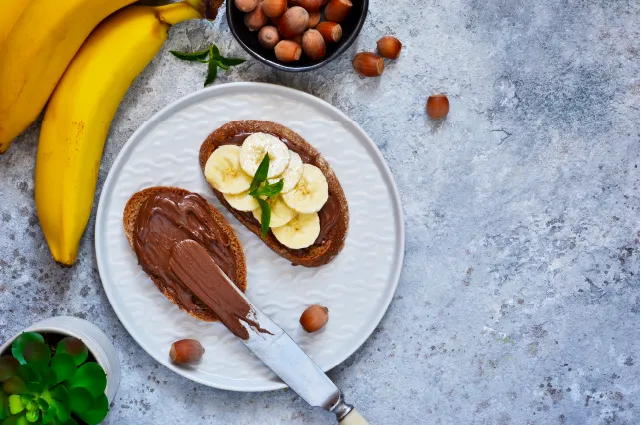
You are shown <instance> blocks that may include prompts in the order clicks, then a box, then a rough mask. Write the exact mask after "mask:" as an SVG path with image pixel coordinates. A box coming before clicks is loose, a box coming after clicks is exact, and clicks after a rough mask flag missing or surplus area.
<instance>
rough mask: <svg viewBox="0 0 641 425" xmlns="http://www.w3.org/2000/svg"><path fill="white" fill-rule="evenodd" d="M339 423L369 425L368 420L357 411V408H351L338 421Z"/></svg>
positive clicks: (343, 424) (342, 424)
mask: <svg viewBox="0 0 641 425" xmlns="http://www.w3.org/2000/svg"><path fill="white" fill-rule="evenodd" d="M340 425H369V422H367V421H366V420H365V418H364V417H362V416H361V414H360V413H358V410H356V409H352V411H351V412H349V413H348V414H347V416H345V418H343V420H342V421H340Z"/></svg>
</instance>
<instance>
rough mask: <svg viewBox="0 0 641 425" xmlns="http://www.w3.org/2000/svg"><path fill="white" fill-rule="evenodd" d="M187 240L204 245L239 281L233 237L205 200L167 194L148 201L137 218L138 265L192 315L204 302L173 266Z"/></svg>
mask: <svg viewBox="0 0 641 425" xmlns="http://www.w3.org/2000/svg"><path fill="white" fill-rule="evenodd" d="M185 240H192V241H195V242H196V243H198V244H199V245H201V246H202V247H203V248H204V250H205V252H207V253H208V255H209V256H210V257H211V258H212V260H213V261H214V262H215V263H216V264H218V266H219V267H220V269H221V270H222V271H223V272H224V273H225V274H226V275H227V276H229V278H230V279H231V280H232V281H236V279H237V278H238V276H237V275H236V272H237V271H236V265H235V262H234V258H235V257H234V254H233V251H232V248H231V246H230V240H229V237H228V235H227V233H225V231H224V230H223V229H221V228H220V226H218V224H217V223H216V221H215V220H214V219H213V218H212V216H211V214H210V212H209V206H208V204H207V201H205V199H204V198H203V197H202V196H200V195H198V194H196V193H189V194H187V195H182V194H178V193H174V192H167V193H163V194H158V195H155V196H150V197H149V198H147V200H146V201H145V202H144V203H143V205H142V206H141V208H140V211H139V213H138V216H137V217H136V224H135V227H134V232H133V246H134V250H135V251H136V255H137V257H138V262H139V263H140V266H141V267H142V269H143V270H144V271H145V272H146V273H147V274H148V275H150V276H151V277H153V278H155V279H156V280H157V281H159V282H160V285H162V286H163V287H164V288H166V289H168V290H169V291H170V292H172V293H174V294H175V296H176V299H177V300H179V301H180V302H181V303H182V304H183V305H184V307H185V308H186V309H187V310H188V311H196V310H199V309H203V308H204V305H203V304H202V303H203V300H200V299H198V297H194V294H193V291H191V288H190V287H189V286H188V285H185V284H184V282H182V281H181V280H180V278H178V277H177V276H176V274H175V273H174V272H173V271H172V270H171V268H170V266H169V260H170V257H171V250H172V249H173V247H174V246H175V245H176V244H177V243H179V242H182V241H185Z"/></svg>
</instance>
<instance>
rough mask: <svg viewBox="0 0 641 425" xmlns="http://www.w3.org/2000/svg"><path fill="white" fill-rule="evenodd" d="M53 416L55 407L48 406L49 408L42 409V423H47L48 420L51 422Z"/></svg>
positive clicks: (54, 415)
mask: <svg viewBox="0 0 641 425" xmlns="http://www.w3.org/2000/svg"><path fill="white" fill-rule="evenodd" d="M55 417H56V408H55V407H52V406H49V409H48V410H46V411H44V413H43V414H42V423H43V424H49V423H50V422H53V420H54V419H55Z"/></svg>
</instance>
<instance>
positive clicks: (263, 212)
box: [249, 154, 284, 236]
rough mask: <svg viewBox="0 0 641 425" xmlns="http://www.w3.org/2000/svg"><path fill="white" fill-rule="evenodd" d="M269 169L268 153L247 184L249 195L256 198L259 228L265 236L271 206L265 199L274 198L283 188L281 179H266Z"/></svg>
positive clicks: (269, 219) (270, 214)
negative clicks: (274, 181)
mask: <svg viewBox="0 0 641 425" xmlns="http://www.w3.org/2000/svg"><path fill="white" fill-rule="evenodd" d="M268 171H269V155H268V154H265V157H264V158H263V160H262V161H261V162H260V165H258V168H257V169H256V173H255V174H254V178H253V179H252V182H251V184H250V185H249V196H252V197H254V198H256V200H257V201H258V205H259V206H260V228H261V233H262V235H263V236H267V232H269V222H270V221H271V218H272V211H271V207H270V206H269V202H267V199H271V198H274V197H275V196H276V195H278V194H279V193H280V192H281V190H283V184H284V183H283V179H280V180H278V181H277V182H276V183H269V182H268V181H267V172H268Z"/></svg>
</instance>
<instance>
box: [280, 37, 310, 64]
mask: <svg viewBox="0 0 641 425" xmlns="http://www.w3.org/2000/svg"><path fill="white" fill-rule="evenodd" d="M302 52H303V51H302V49H301V47H300V45H298V43H296V42H294V41H291V40H281V41H279V42H278V44H277V45H276V47H274V53H275V54H276V59H278V60H279V61H282V62H294V61H297V60H298V59H300V55H301V54H302Z"/></svg>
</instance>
